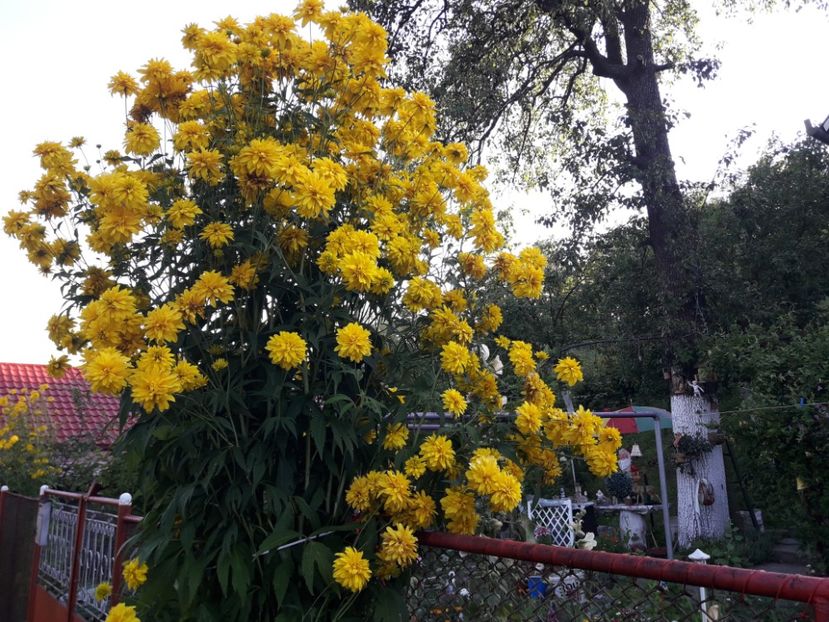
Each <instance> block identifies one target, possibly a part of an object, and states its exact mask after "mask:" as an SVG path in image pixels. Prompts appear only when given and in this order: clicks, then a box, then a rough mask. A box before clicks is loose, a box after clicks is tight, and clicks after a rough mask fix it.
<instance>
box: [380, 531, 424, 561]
mask: <svg viewBox="0 0 829 622" xmlns="http://www.w3.org/2000/svg"><path fill="white" fill-rule="evenodd" d="M377 556H378V557H379V558H380V559H381V560H383V561H393V562H394V563H396V564H397V565H398V566H400V567H402V568H405V567H406V566H408V565H410V564H411V563H412V562H413V561H414V560H416V559H417V538H416V537H415V535H414V533H413V532H412V530H411V529H409V528H408V527H406V526H405V525H401V524H400V523H398V524H397V526H396V527H392V526H391V525H389V526H388V527H386V531H385V532H383V542H382V544H381V545H380V551H379V552H378V554H377Z"/></svg>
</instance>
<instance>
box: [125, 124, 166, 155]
mask: <svg viewBox="0 0 829 622" xmlns="http://www.w3.org/2000/svg"><path fill="white" fill-rule="evenodd" d="M160 144H161V138H160V137H159V135H158V130H156V129H155V128H154V127H153V126H152V125H149V124H147V123H131V124H130V125H129V127H128V128H127V135H126V136H125V137H124V148H125V149H126V150H127V152H128V153H134V154H136V155H142V156H147V155H150V154H151V153H152V152H153V151H155V150H156V149H158V146H159V145H160Z"/></svg>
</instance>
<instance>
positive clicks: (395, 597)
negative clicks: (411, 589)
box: [372, 587, 406, 622]
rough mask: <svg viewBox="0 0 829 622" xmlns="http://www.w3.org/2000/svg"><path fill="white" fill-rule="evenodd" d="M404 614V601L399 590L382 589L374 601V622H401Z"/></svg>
mask: <svg viewBox="0 0 829 622" xmlns="http://www.w3.org/2000/svg"><path fill="white" fill-rule="evenodd" d="M405 614H406V601H405V600H404V599H403V595H402V594H401V593H400V591H399V590H395V589H394V588H391V587H383V588H380V589H379V590H378V591H377V597H376V599H375V601H374V616H373V618H372V619H373V620H374V621H375V622H401V621H402V620H403V618H404V616H405Z"/></svg>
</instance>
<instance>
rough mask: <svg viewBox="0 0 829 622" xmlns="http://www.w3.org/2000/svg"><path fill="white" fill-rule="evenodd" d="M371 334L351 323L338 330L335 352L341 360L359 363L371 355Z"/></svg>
mask: <svg viewBox="0 0 829 622" xmlns="http://www.w3.org/2000/svg"><path fill="white" fill-rule="evenodd" d="M370 337H371V333H369V332H368V331H367V330H366V329H365V328H363V327H362V326H360V325H359V324H357V323H356V322H351V324H348V325H347V326H343V327H342V328H340V329H339V330H337V347H336V348H334V351H335V352H336V353H337V354H338V355H339V356H340V358H344V359H348V360H349V361H353V362H355V363H359V362H360V361H362V360H363V359H364V358H366V357H367V356H368V355H369V354H371V339H370Z"/></svg>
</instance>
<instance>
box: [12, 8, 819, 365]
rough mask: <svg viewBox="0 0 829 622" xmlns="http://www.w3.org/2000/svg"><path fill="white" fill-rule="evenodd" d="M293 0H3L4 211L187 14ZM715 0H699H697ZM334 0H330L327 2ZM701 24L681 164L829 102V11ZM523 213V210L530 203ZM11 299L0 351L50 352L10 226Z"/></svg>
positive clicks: (104, 126) (175, 42)
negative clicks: (718, 64) (710, 74)
mask: <svg viewBox="0 0 829 622" xmlns="http://www.w3.org/2000/svg"><path fill="white" fill-rule="evenodd" d="M294 4H295V3H294V2H285V1H284V0H276V1H271V2H262V1H261V0H260V1H258V2H254V1H251V0H234V2H232V3H231V2H226V1H225V2H219V1H217V0H199V1H198V2H196V1H188V0H178V1H169V0H168V1H165V2H161V1H159V0H142V2H139V3H129V4H127V3H123V2H112V1H111V0H109V1H102V0H94V1H91V0H77V1H75V2H66V1H65V0H62V1H61V0H4V1H3V2H2V3H0V58H2V59H4V61H3V74H4V89H3V90H4V93H3V97H0V118H3V119H5V124H6V126H5V129H4V131H3V133H2V137H3V148H2V151H0V153H2V155H0V157H2V175H0V214H5V212H6V211H8V210H9V209H16V208H17V207H18V202H17V193H18V192H19V191H20V190H22V189H27V188H31V187H32V185H33V184H34V182H35V180H36V179H37V177H38V174H39V173H38V171H39V169H38V166H37V162H36V160H35V159H34V158H33V157H32V156H31V151H32V148H33V147H34V145H35V144H37V143H39V142H41V141H43V140H61V141H68V140H69V139H70V138H71V137H73V136H84V137H85V138H86V139H87V143H88V149H87V155H88V157H89V158H90V160H94V158H95V151H96V150H95V148H94V146H95V144H96V143H100V144H101V145H103V149H104V150H106V149H108V148H119V147H120V143H121V138H122V132H123V130H122V123H123V104H122V102H121V101H120V100H119V99H117V98H112V97H110V96H109V93H108V92H107V88H106V85H107V82H108V81H109V78H110V76H111V75H112V74H114V73H115V72H116V71H118V70H125V71H129V72H133V73H134V72H135V70H136V69H137V68H138V67H140V66H141V65H142V64H144V62H146V60H147V59H149V58H157V57H164V58H167V59H168V60H170V61H171V62H172V63H173V65H174V66H177V67H184V66H185V65H186V63H187V55H186V54H185V51H184V50H182V49H181V45H180V43H179V41H180V37H181V28H182V27H183V26H184V25H185V24H187V23H190V22H198V23H199V24H202V25H205V26H208V25H210V23H211V22H212V21H213V20H215V19H219V18H221V17H224V16H225V15H227V14H228V13H229V12H230V14H232V15H233V16H234V17H236V18H238V19H239V20H241V21H248V20H250V18H252V17H253V16H255V15H259V14H265V13H271V12H285V13H289V12H290V11H291V10H292V9H293V7H294ZM705 4H707V3H704V2H700V5H701V6H702V5H705ZM329 6H331V4H330V3H329ZM700 33H701V35H702V37H703V39H704V40H706V42H707V44H708V46H709V47H713V45H714V44H715V43H716V42H721V43H722V47H721V49H720V50H719V52H718V56H719V58H720V59H721V60H722V69H721V71H720V74H719V77H718V78H717V80H715V81H714V82H711V83H709V84H708V85H707V86H706V88H704V89H697V88H695V87H693V86H691V85H690V84H688V83H683V82H680V83H678V84H676V85H673V87H672V88H671V91H670V93H669V94H670V95H671V96H672V97H673V98H674V99H675V100H677V101H678V102H680V103H681V107H682V108H684V109H685V110H687V111H688V112H690V113H691V115H692V116H691V118H690V119H689V120H687V121H683V122H682V124H681V125H680V126H679V127H678V128H676V129H675V130H674V131H673V132H672V134H671V144H672V149H673V153H674V156H675V158H676V159H677V162H678V168H679V173H680V176H681V177H684V178H688V179H694V180H707V179H710V178H711V176H712V175H713V173H714V171H715V169H716V166H717V162H718V160H719V158H720V157H721V156H722V154H723V153H724V151H725V149H726V147H727V143H728V140H729V137H731V136H733V135H734V134H735V132H736V131H737V130H738V129H739V128H741V127H744V126H747V125H749V124H752V123H754V124H756V126H757V130H758V132H757V138H756V139H755V140H754V141H752V142H751V143H750V144H749V145H748V146H747V148H746V149H745V150H744V156H743V163H744V164H748V163H750V162H751V161H752V160H753V158H754V157H755V156H756V155H757V154H758V153H759V152H760V151H761V150H762V146H763V145H764V144H765V142H766V141H767V140H768V138H769V136H770V135H771V134H772V133H776V134H777V135H779V136H780V137H781V138H782V139H783V140H792V139H794V138H796V137H797V136H798V135H800V134H802V131H803V119H805V118H811V119H812V120H813V121H815V122H818V121H822V120H823V118H824V117H825V116H827V115H829V80H827V79H826V78H825V76H824V72H825V59H826V58H827V57H829V36H827V35H829V17H827V15H826V14H825V13H821V12H819V11H817V10H816V9H808V10H803V11H801V12H799V13H795V12H789V13H786V12H777V13H774V14H771V15H760V16H757V17H756V18H755V19H754V22H753V23H748V22H747V21H746V20H745V19H744V18H741V19H725V18H719V17H716V16H714V15H713V13H706V14H705V15H703V21H702V23H701V26H700ZM503 200H505V201H506V202H507V204H514V206H515V209H516V214H517V216H516V221H517V224H518V233H519V236H520V241H521V242H526V243H530V242H533V241H535V240H536V239H538V238H539V237H547V234H546V233H545V232H543V230H542V231H541V232H539V228H538V227H536V226H534V225H533V221H534V218H535V216H536V215H537V214H539V213H543V212H544V211H548V210H551V209H553V207H554V206H552V205H550V203H549V201H548V200H547V199H546V198H545V197H544V196H541V195H532V196H529V197H506V198H504V199H503ZM523 212H527V213H523ZM0 262H2V263H1V264H0V265H2V272H1V273H0V274H2V277H0V278H2V291H3V296H2V304H0V331H2V332H0V362H18V363H45V362H46V361H47V360H48V358H49V356H50V355H51V354H52V353H53V348H52V345H51V343H50V342H49V340H48V339H47V337H46V332H45V329H44V327H45V325H46V321H47V319H48V318H49V316H50V315H52V314H53V313H55V312H57V311H58V310H59V309H60V307H61V299H60V295H59V291H58V285H57V283H54V282H52V281H50V280H48V279H46V278H44V277H41V276H40V275H39V273H38V272H37V270H36V269H35V268H34V267H32V266H31V265H30V264H29V263H28V262H27V261H26V259H25V257H24V256H23V254H22V253H21V251H19V250H18V248H17V245H16V242H15V241H14V240H11V239H10V238H7V237H5V236H4V235H2V232H0Z"/></svg>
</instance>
